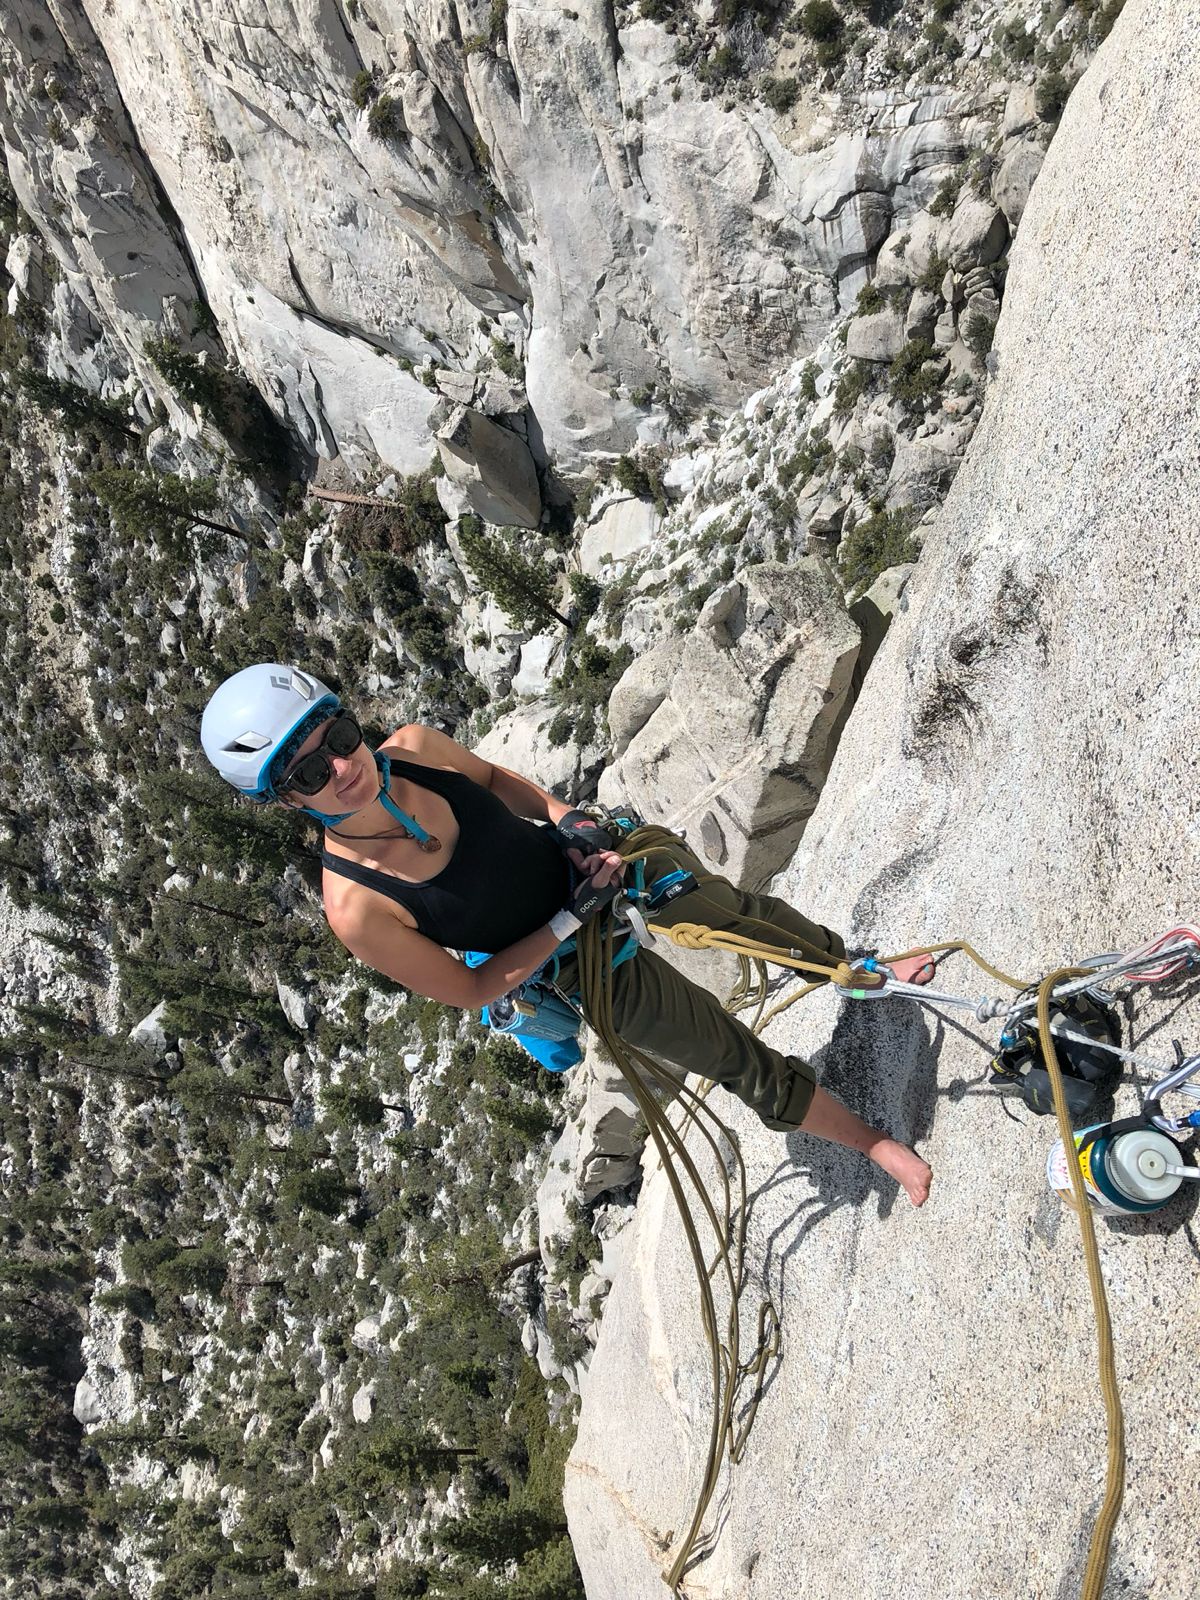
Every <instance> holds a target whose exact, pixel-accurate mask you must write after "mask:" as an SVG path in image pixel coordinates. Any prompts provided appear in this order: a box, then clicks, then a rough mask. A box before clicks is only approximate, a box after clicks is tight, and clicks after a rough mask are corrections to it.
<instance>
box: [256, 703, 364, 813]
mask: <svg viewBox="0 0 1200 1600" xmlns="http://www.w3.org/2000/svg"><path fill="white" fill-rule="evenodd" d="M362 742H363V736H362V729H361V728H360V727H359V725H358V723H357V722H355V720H354V718H353V717H352V716H351V715H350V713H349V712H348V711H339V712H338V714H337V716H336V717H334V719H333V721H332V722H331V723H330V724H329V726H328V727H327V728H326V729H325V737H324V738H323V739H322V740H321V742H320V744H319V745H318V746H317V748H316V749H315V750H310V751H309V752H308V754H307V755H303V756H301V757H300V759H299V761H297V762H296V764H295V766H293V767H289V768H288V770H287V771H286V772H285V773H284V775H283V777H282V778H280V780H279V783H278V785H277V787H278V788H280V789H295V791H296V793H297V794H308V795H312V794H319V793H320V791H321V790H322V789H323V788H324V787H325V785H326V784H327V783H328V782H329V781H330V779H331V778H332V777H333V766H332V763H331V762H330V760H329V756H352V755H353V754H354V752H355V751H356V750H357V749H358V747H359V745H360V744H361V743H362ZM327 750H328V752H329V755H326V754H325V752H326V751H327Z"/></svg>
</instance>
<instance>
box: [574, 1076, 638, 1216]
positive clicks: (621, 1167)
mask: <svg viewBox="0 0 1200 1600" xmlns="http://www.w3.org/2000/svg"><path fill="white" fill-rule="evenodd" d="M588 1067H589V1069H590V1081H589V1083H588V1089H587V1096H586V1098H585V1100H584V1105H583V1112H582V1117H581V1125H580V1137H579V1146H578V1150H577V1153H576V1157H575V1192H576V1193H577V1195H578V1196H579V1198H580V1200H581V1201H582V1202H583V1203H584V1204H585V1205H590V1204H591V1203H592V1202H593V1201H594V1200H597V1199H599V1197H600V1196H601V1195H602V1194H606V1193H608V1192H609V1191H610V1190H613V1189H624V1188H625V1187H626V1186H627V1185H628V1184H630V1183H632V1182H633V1181H634V1179H635V1178H636V1177H637V1176H638V1174H639V1173H640V1171H641V1156H642V1148H643V1146H644V1145H645V1142H646V1129H645V1126H644V1125H643V1124H642V1122H641V1120H640V1116H639V1113H638V1109H637V1104H636V1102H635V1100H634V1098H633V1095H632V1094H631V1093H630V1091H629V1089H628V1087H627V1086H626V1084H625V1080H624V1078H622V1076H621V1074H620V1073H619V1072H618V1071H617V1070H616V1068H615V1067H608V1066H605V1065H604V1064H603V1063H602V1062H601V1061H600V1060H599V1057H598V1054H597V1052H596V1050H595V1046H594V1045H593V1046H592V1048H591V1050H590V1051H589V1056H588Z"/></svg>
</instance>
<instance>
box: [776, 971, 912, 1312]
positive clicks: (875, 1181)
mask: <svg viewBox="0 0 1200 1600" xmlns="http://www.w3.org/2000/svg"><path fill="white" fill-rule="evenodd" d="M941 1040H942V1030H941V1029H940V1028H939V1029H938V1031H937V1037H936V1040H935V1039H934V1038H933V1037H931V1035H930V1030H929V1027H928V1024H927V1018H926V1015H925V1013H924V1012H923V1011H922V1010H921V1009H920V1008H919V1007H917V1006H914V1005H911V1004H910V1003H908V1002H906V1001H904V1000H873V1001H870V1002H866V1003H859V1004H855V1005H846V1006H845V1007H843V1009H842V1013H841V1015H840V1017H839V1018H838V1021H837V1025H836V1027H835V1028H834V1031H833V1037H832V1038H831V1039H830V1041H829V1043H828V1044H827V1045H825V1046H824V1047H823V1048H822V1049H821V1050H819V1051H818V1052H817V1054H816V1055H815V1056H814V1057H813V1063H812V1064H813V1067H814V1069H815V1070H816V1074H817V1078H818V1081H819V1082H820V1084H821V1087H822V1088H823V1089H825V1090H827V1091H828V1093H830V1094H832V1095H835V1096H836V1097H837V1099H839V1100H841V1101H842V1102H843V1103H844V1104H845V1105H847V1106H849V1108H850V1109H851V1110H852V1111H854V1112H856V1113H857V1114H858V1115H859V1116H860V1117H862V1118H863V1119H864V1121H866V1122H869V1123H870V1124H871V1125H872V1126H873V1127H878V1128H883V1129H885V1130H886V1131H887V1132H888V1133H890V1134H892V1135H893V1136H894V1137H895V1138H897V1139H900V1140H901V1141H902V1142H903V1143H905V1144H911V1145H916V1144H918V1143H919V1142H920V1140H921V1139H922V1138H924V1136H925V1135H926V1134H927V1133H928V1132H929V1129H930V1127H931V1126H932V1124H933V1115H934V1108H935V1106H936V1103H937V1057H938V1052H939V1050H940V1047H941ZM787 1150H788V1156H789V1158H790V1159H789V1160H788V1161H786V1162H782V1163H781V1164H780V1165H779V1167H777V1168H776V1170H775V1171H774V1172H773V1173H772V1174H771V1176H770V1178H769V1179H768V1180H767V1181H766V1183H764V1184H763V1185H761V1186H760V1187H759V1188H758V1189H757V1190H755V1192H754V1193H753V1194H752V1195H751V1196H750V1199H749V1208H750V1211H751V1212H753V1210H754V1208H755V1207H756V1206H757V1205H760V1204H761V1203H762V1201H763V1200H764V1198H765V1196H766V1195H767V1194H768V1193H770V1192H771V1191H773V1190H776V1189H779V1188H781V1187H783V1186H785V1185H787V1184H790V1183H794V1181H795V1178H796V1176H797V1174H798V1173H799V1174H803V1175H804V1176H805V1177H807V1178H808V1180H809V1186H806V1187H805V1190H804V1192H803V1193H802V1196H801V1197H800V1198H799V1199H798V1201H797V1203H796V1205H795V1207H794V1208H792V1209H791V1210H789V1211H788V1212H787V1214H786V1215H784V1216H782V1217H780V1218H779V1220H778V1222H777V1223H776V1224H775V1226H774V1227H773V1228H772V1230H771V1233H770V1235H769V1236H768V1239H767V1244H766V1250H765V1256H764V1262H763V1276H764V1279H765V1281H766V1282H767V1283H771V1282H772V1281H773V1280H774V1279H775V1278H776V1270H775V1269H776V1254H777V1253H778V1283H777V1287H778V1291H779V1293H780V1294H781V1295H782V1289H783V1279H784V1275H785V1273H786V1272H787V1268H788V1263H789V1259H790V1258H791V1257H792V1256H794V1255H795V1254H796V1252H797V1251H798V1250H799V1249H800V1248H801V1246H802V1245H803V1244H804V1241H805V1240H806V1239H807V1238H808V1236H809V1234H810V1233H811V1232H812V1231H813V1229H814V1228H815V1227H817V1225H818V1224H819V1223H821V1222H823V1221H824V1220H825V1218H826V1217H829V1216H832V1215H833V1213H834V1212H835V1211H837V1210H840V1209H841V1208H842V1207H843V1206H853V1207H859V1206H862V1205H863V1204H865V1203H866V1202H867V1201H868V1200H869V1199H870V1198H871V1196H872V1195H876V1196H877V1197H878V1214H879V1216H881V1217H886V1216H888V1215H890V1213H891V1210H892V1207H893V1206H894V1205H895V1203H896V1198H897V1196H898V1195H899V1194H900V1186H899V1184H898V1183H896V1181H895V1179H893V1178H889V1177H888V1176H887V1174H886V1173H884V1172H881V1171H880V1170H879V1168H878V1167H877V1166H875V1164H874V1163H873V1162H871V1161H869V1160H868V1159H867V1158H866V1156H863V1155H860V1154H859V1153H858V1152H857V1151H855V1150H846V1149H843V1148H842V1146H841V1145H836V1144H830V1143H829V1142H828V1141H827V1140H824V1139H816V1138H813V1137H812V1136H810V1135H808V1134H805V1133H803V1132H799V1131H797V1132H795V1133H790V1134H788V1136H787Z"/></svg>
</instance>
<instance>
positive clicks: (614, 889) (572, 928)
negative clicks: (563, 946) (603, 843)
mask: <svg viewBox="0 0 1200 1600" xmlns="http://www.w3.org/2000/svg"><path fill="white" fill-rule="evenodd" d="M620 892H621V883H620V880H619V879H617V878H614V879H613V881H612V882H611V883H605V884H598V883H597V882H596V881H595V879H594V878H585V879H584V880H583V882H582V883H580V884H578V885H577V887H576V889H575V892H574V894H573V895H572V896H571V903H570V905H568V906H564V907H563V909H562V910H561V911H556V912H555V913H554V915H553V916H552V917H551V918H550V927H551V929H552V930H553V932H554V933H555V934H557V936H558V938H559V939H560V940H562V939H569V938H570V937H571V935H572V934H573V933H578V932H579V930H580V928H582V927H583V925H584V923H585V922H590V921H591V920H592V918H593V917H594V916H596V915H597V914H598V913H599V912H601V911H603V910H604V908H605V907H606V906H610V905H612V903H613V901H614V900H615V899H616V898H617V896H618V895H619V894H620Z"/></svg>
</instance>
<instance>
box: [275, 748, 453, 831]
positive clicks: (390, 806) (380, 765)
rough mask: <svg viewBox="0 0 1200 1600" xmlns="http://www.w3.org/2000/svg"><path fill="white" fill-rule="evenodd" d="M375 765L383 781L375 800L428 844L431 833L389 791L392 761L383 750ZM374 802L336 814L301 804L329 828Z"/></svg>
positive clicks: (376, 757) (307, 811) (307, 814)
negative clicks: (401, 807) (398, 803)
mask: <svg viewBox="0 0 1200 1600" xmlns="http://www.w3.org/2000/svg"><path fill="white" fill-rule="evenodd" d="M375 766H376V768H377V769H378V772H379V776H380V779H381V782H382V787H381V788H380V791H379V793H378V794H377V795H376V796H375V800H378V801H379V803H380V805H381V806H382V807H383V809H384V810H385V811H386V812H388V813H389V814H390V815H391V816H393V817H395V819H396V821H397V822H398V823H399V824H400V826H401V827H402V828H407V830H408V832H409V833H410V834H411V835H412V837H413V838H414V839H415V840H416V841H417V843H418V844H427V843H428V842H429V837H430V836H429V834H428V833H427V832H426V831H425V829H424V828H423V827H422V826H421V824H420V823H419V822H418V821H417V819H416V818H415V817H410V816H409V815H408V813H407V811H401V809H400V807H399V806H398V805H397V804H396V802H395V801H394V800H393V799H392V797H391V795H390V794H389V793H388V790H389V789H390V787H391V783H392V763H391V762H390V761H389V760H388V758H387V756H385V755H383V754H382V752H381V751H378V750H376V752H375ZM374 803H375V801H374V800H368V801H367V805H365V806H358V807H356V808H355V810H353V811H342V812H339V813H337V814H336V815H334V814H333V813H331V812H327V811H316V810H314V809H313V807H312V806H301V807H300V810H301V811H303V812H304V814H305V816H307V817H315V818H316V819H317V821H318V822H323V823H324V824H325V826H326V827H327V828H336V827H337V825H338V823H339V822H345V820H346V818H347V817H354V816H357V815H358V813H359V812H360V811H365V810H366V809H367V806H369V805H374Z"/></svg>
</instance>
